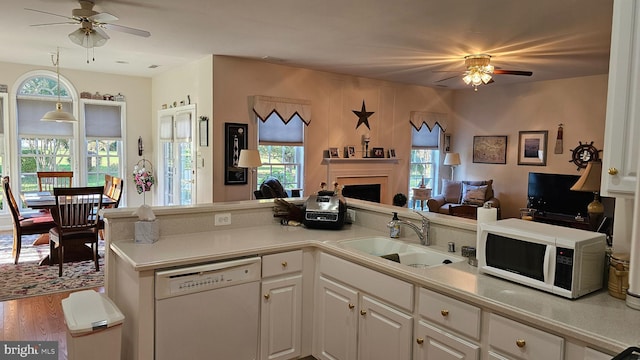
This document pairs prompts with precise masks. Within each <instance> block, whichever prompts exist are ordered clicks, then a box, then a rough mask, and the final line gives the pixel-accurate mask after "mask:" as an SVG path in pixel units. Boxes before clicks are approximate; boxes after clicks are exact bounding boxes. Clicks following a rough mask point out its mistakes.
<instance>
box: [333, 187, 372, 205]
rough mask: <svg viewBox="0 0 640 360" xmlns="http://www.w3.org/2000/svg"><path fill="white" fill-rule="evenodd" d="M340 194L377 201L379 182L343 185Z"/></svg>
mask: <svg viewBox="0 0 640 360" xmlns="http://www.w3.org/2000/svg"><path fill="white" fill-rule="evenodd" d="M342 196H344V197H347V198H352V199H359V200H365V201H371V202H377V203H379V202H380V184H363V185H345V186H344V188H343V189H342Z"/></svg>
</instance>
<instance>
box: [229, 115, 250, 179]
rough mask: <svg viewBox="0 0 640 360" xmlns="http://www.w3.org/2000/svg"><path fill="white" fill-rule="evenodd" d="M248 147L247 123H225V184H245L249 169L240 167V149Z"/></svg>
mask: <svg viewBox="0 0 640 360" xmlns="http://www.w3.org/2000/svg"><path fill="white" fill-rule="evenodd" d="M246 148H247V124H236V123H224V151H225V153H224V155H225V156H224V169H225V172H224V184H225V185H244V184H246V183H247V169H245V168H239V167H238V160H239V158H240V150H242V149H246Z"/></svg>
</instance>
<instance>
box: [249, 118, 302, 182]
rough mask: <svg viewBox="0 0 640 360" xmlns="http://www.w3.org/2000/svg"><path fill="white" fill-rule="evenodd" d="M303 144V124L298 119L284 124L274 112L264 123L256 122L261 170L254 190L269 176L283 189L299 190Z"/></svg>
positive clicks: (259, 169) (292, 119)
mask: <svg viewBox="0 0 640 360" xmlns="http://www.w3.org/2000/svg"><path fill="white" fill-rule="evenodd" d="M303 143H304V123H303V122H302V120H301V119H300V117H299V116H298V115H294V116H293V117H292V118H291V120H290V121H289V122H287V123H284V121H283V120H282V118H281V117H280V116H279V115H278V114H277V113H276V112H273V113H271V115H269V116H268V117H267V119H266V121H261V120H260V119H258V150H259V151H260V157H261V159H262V166H261V167H259V168H258V181H257V186H259V185H260V184H262V182H263V181H264V180H265V179H266V178H267V177H269V176H273V177H275V178H277V179H278V180H279V181H280V183H282V186H283V187H284V188H285V189H301V188H302V187H303V174H304V146H303ZM257 186H256V189H257ZM256 189H253V190H256Z"/></svg>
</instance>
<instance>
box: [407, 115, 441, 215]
mask: <svg viewBox="0 0 640 360" xmlns="http://www.w3.org/2000/svg"><path fill="white" fill-rule="evenodd" d="M411 131H412V133H411V144H412V145H411V163H410V166H409V194H411V193H412V192H411V188H415V187H418V186H420V184H424V186H425V187H427V188H429V189H433V192H432V193H437V190H438V189H437V187H438V181H437V179H438V159H439V158H440V151H439V148H438V145H439V142H440V128H439V127H435V128H434V129H433V130H429V128H428V127H427V126H426V125H423V126H422V127H421V128H420V129H419V130H416V129H415V128H414V127H412V128H411ZM411 200H413V199H411ZM409 203H410V204H411V203H415V202H414V201H410V202H409Z"/></svg>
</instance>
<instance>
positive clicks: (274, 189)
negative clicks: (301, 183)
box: [253, 176, 300, 199]
mask: <svg viewBox="0 0 640 360" xmlns="http://www.w3.org/2000/svg"><path fill="white" fill-rule="evenodd" d="M253 195H254V196H255V197H256V199H275V198H287V197H299V196H300V189H291V190H285V189H284V187H283V186H282V184H281V183H280V180H278V179H277V178H275V177H271V176H270V177H268V178H266V179H265V180H264V181H263V182H262V185H260V189H259V190H256V191H254V192H253Z"/></svg>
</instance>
